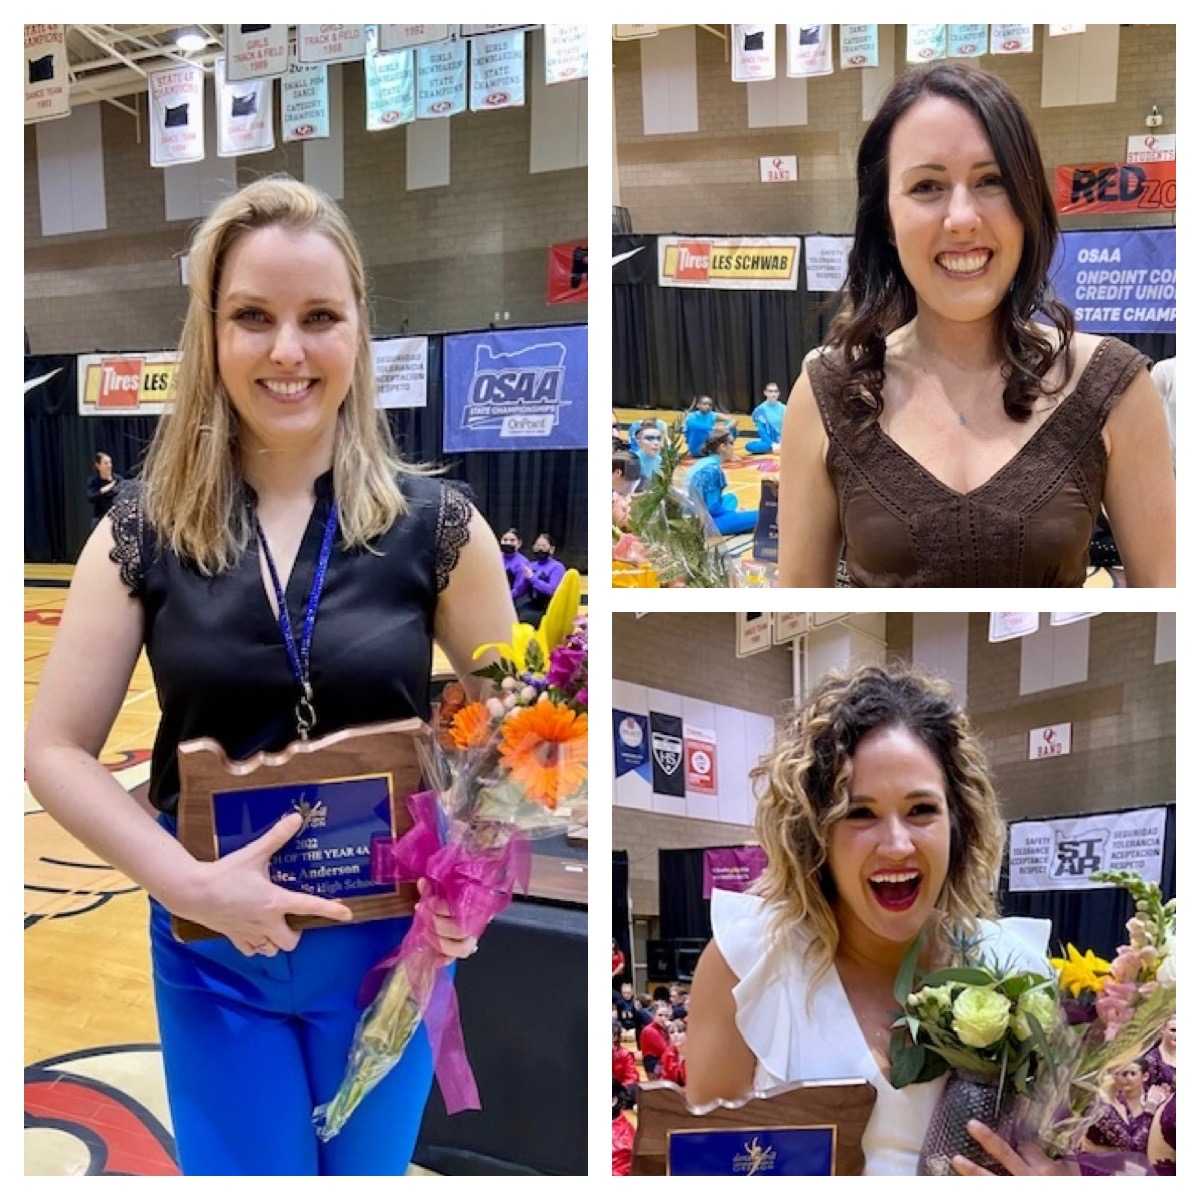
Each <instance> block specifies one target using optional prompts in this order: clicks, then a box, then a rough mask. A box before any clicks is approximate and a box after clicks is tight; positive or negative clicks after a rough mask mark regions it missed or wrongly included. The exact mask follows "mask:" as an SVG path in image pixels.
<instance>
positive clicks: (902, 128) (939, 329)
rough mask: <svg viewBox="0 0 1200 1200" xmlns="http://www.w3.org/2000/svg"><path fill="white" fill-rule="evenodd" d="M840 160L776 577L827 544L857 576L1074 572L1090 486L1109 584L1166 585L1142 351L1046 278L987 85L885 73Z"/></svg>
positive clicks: (796, 417) (1022, 152) (1032, 189)
mask: <svg viewBox="0 0 1200 1200" xmlns="http://www.w3.org/2000/svg"><path fill="white" fill-rule="evenodd" d="M857 174H858V210H857V218H856V228H855V238H854V246H853V249H852V251H851V254H850V261H849V269H848V273H847V279H846V289H845V300H844V304H843V307H842V310H841V312H840V314H839V316H838V318H837V320H836V321H835V323H834V326H833V329H832V330H831V333H830V337H829V339H828V341H827V343H826V345H825V346H823V347H822V348H820V349H819V350H817V351H814V352H813V353H812V354H810V355H809V357H808V359H807V360H806V362H805V369H804V371H803V372H802V373H801V375H800V378H799V379H798V380H797V381H796V384H795V386H794V388H793V390H792V395H791V400H790V402H789V404H788V406H787V416H786V418H785V421H784V436H783V451H782V469H781V475H780V507H779V529H780V546H779V564H780V583H781V584H783V585H784V586H810V587H811V586H828V585H831V584H832V583H833V582H834V579H835V573H836V570H837V564H838V558H839V555H842V556H844V559H845V564H846V571H847V573H848V575H849V580H850V582H851V583H853V584H855V585H858V586H865V587H886V586H892V587H969V586H981V585H983V586H989V585H990V586H1041V587H1047V586H1049V587H1056V586H1066V587H1072V586H1079V585H1081V584H1082V583H1083V582H1084V578H1085V576H1086V571H1087V565H1088V545H1089V542H1090V540H1091V535H1092V531H1093V529H1094V528H1095V525H1096V519H1097V517H1098V516H1099V513H1100V509H1101V506H1102V505H1103V507H1104V510H1105V512H1106V514H1107V516H1108V518H1109V521H1110V522H1111V525H1112V528H1113V532H1114V534H1115V536H1116V539H1117V542H1118V545H1119V547H1120V550H1121V555H1122V559H1123V562H1124V565H1125V568H1126V573H1127V578H1128V582H1129V584H1130V585H1132V586H1143V587H1144V586H1173V585H1174V583H1175V544H1174V532H1175V485H1174V474H1173V471H1172V467H1171V456H1170V444H1169V440H1168V434H1167V426H1166V420H1165V418H1164V415H1163V412H1162V405H1161V402H1160V401H1159V399H1158V396H1157V393H1156V392H1155V389H1154V385H1153V383H1152V382H1151V380H1150V376H1149V373H1148V372H1147V371H1146V370H1145V369H1144V368H1145V367H1146V366H1147V365H1148V360H1147V359H1145V358H1144V357H1143V356H1142V355H1141V354H1139V353H1137V352H1136V351H1135V350H1133V349H1132V347H1130V346H1129V345H1127V344H1126V343H1124V342H1121V341H1119V340H1117V339H1115V338H1111V337H1098V336H1095V335H1092V334H1086V333H1076V332H1075V330H1074V321H1073V319H1072V316H1071V313H1070V311H1069V310H1068V309H1067V308H1065V307H1064V306H1063V305H1061V304H1059V303H1058V302H1057V301H1055V300H1054V299H1052V298H1051V297H1050V295H1049V292H1048V285H1047V276H1048V273H1049V269H1050V264H1051V260H1052V257H1053V253H1054V250H1055V247H1056V245H1057V240H1058V222H1057V218H1056V216H1055V210H1054V201H1053V197H1052V196H1051V194H1050V190H1049V188H1048V186H1047V184H1046V178H1045V170H1044V168H1043V165H1042V159H1041V155H1040V152H1039V150H1038V146H1037V141H1036V138H1035V136H1034V133H1033V130H1032V128H1031V127H1030V124H1029V121H1028V118H1027V117H1026V116H1025V114H1024V112H1023V111H1022V110H1021V107H1020V105H1019V103H1018V102H1017V100H1016V98H1015V97H1014V96H1013V94H1012V93H1011V92H1010V91H1009V89H1008V88H1007V86H1006V85H1005V84H1004V83H1003V82H1002V81H1000V80H999V79H997V78H996V77H995V76H992V75H989V74H986V73H985V72H983V71H979V70H977V69H974V68H971V67H966V66H962V65H958V64H940V65H938V66H935V67H933V68H930V69H926V70H921V71H915V72H911V73H909V74H907V75H905V76H904V77H903V78H901V79H900V80H899V81H898V82H897V84H896V85H895V87H894V88H893V89H892V91H891V92H890V93H889V95H888V97H887V98H886V99H885V101H884V102H883V105H882V106H881V107H880V110H879V113H878V114H877V116H876V117H875V119H874V120H873V121H872V123H871V125H870V127H869V128H868V129H867V132H866V134H865V136H864V138H863V141H862V144H861V146H860V147H859V154H858V170H857ZM1035 318H1037V319H1036V320H1035Z"/></svg>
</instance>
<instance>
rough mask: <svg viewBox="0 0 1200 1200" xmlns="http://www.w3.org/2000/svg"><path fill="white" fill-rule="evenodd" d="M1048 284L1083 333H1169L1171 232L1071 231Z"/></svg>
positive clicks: (1172, 301)
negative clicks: (1069, 311)
mask: <svg viewBox="0 0 1200 1200" xmlns="http://www.w3.org/2000/svg"><path fill="white" fill-rule="evenodd" d="M1050 282H1051V286H1052V287H1053V290H1054V294H1055V296H1056V297H1057V299H1059V300H1060V301H1062V303H1063V304H1065V305H1066V306H1067V307H1068V308H1070V309H1071V311H1072V312H1073V313H1074V315H1075V325H1076V327H1077V328H1078V329H1081V330H1084V331H1086V332H1088V333H1170V334H1173V333H1174V332H1175V230H1174V229H1123V230H1120V231H1100V230H1091V229H1087V230H1082V229H1081V230H1071V231H1070V232H1067V233H1064V234H1062V235H1061V243H1060V245H1059V248H1058V250H1057V251H1056V253H1055V256H1054V263H1053V265H1052V268H1051V274H1050Z"/></svg>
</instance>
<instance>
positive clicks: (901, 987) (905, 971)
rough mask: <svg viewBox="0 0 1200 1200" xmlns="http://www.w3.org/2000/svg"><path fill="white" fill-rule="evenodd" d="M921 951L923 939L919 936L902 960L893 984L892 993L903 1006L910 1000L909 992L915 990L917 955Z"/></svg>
mask: <svg viewBox="0 0 1200 1200" xmlns="http://www.w3.org/2000/svg"><path fill="white" fill-rule="evenodd" d="M920 951H921V939H920V938H919V937H918V938H917V939H916V940H915V941H914V942H913V944H912V945H911V946H909V948H908V953H907V954H905V956H904V958H903V959H902V960H901V962H900V969H899V970H898V971H897V972H896V982H895V983H894V984H893V985H892V995H893V996H894V997H895V998H896V1003H897V1004H898V1005H900V1007H901V1008H903V1007H904V1006H905V1004H906V1003H907V1001H908V997H909V994H910V993H911V992H912V990H913V980H914V979H915V978H916V975H917V955H918V954H919V953H920Z"/></svg>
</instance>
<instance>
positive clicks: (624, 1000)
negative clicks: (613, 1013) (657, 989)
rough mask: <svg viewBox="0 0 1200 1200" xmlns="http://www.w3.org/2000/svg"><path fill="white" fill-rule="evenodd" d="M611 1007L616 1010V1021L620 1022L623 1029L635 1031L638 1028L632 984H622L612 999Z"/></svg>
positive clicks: (636, 1007)
mask: <svg viewBox="0 0 1200 1200" xmlns="http://www.w3.org/2000/svg"><path fill="white" fill-rule="evenodd" d="M613 1005H614V1006H615V1007H616V1010H617V1020H618V1021H620V1022H621V1026H622V1028H624V1029H633V1030H637V1029H638V1028H640V1024H641V1023H640V1022H639V1021H638V1017H637V1014H638V1005H637V1001H636V1000H635V999H634V995H633V984H632V983H622V984H621V990H620V992H619V993H617V994H616V995H615V996H614V997H613Z"/></svg>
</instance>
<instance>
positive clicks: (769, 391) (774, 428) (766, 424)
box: [746, 383, 787, 454]
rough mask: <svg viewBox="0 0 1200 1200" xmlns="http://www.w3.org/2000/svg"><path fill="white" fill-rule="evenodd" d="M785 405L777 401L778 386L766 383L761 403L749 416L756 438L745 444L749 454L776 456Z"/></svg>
mask: <svg viewBox="0 0 1200 1200" xmlns="http://www.w3.org/2000/svg"><path fill="white" fill-rule="evenodd" d="M786 412H787V405H786V404H785V403H784V402H783V401H782V400H780V399H779V384H777V383H768V384H767V386H766V387H765V388H763V401H762V403H761V404H760V405H759V406H758V407H757V408H756V409H755V410H754V411H753V412H752V413H751V414H750V419H751V420H752V421H753V422H754V428H755V429H757V430H758V437H756V438H755V439H754V441H752V442H747V443H746V449H747V451H749V453H751V454H778V453H779V443H780V442H781V441H783V414H784V413H786Z"/></svg>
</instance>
